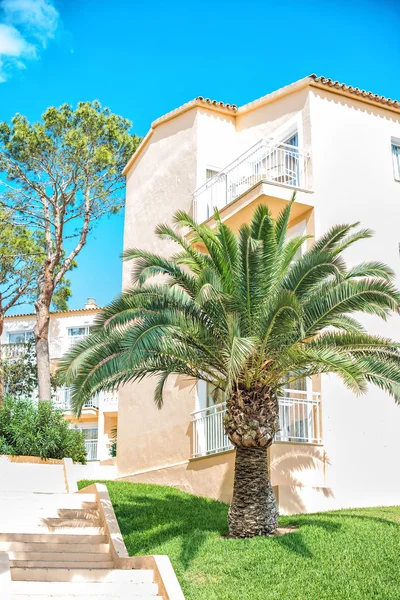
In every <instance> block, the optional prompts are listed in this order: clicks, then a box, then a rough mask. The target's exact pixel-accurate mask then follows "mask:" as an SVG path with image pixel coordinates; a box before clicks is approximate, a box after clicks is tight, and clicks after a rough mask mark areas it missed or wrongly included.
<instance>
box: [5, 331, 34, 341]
mask: <svg viewBox="0 0 400 600" xmlns="http://www.w3.org/2000/svg"><path fill="white" fill-rule="evenodd" d="M26 334H31V335H29V336H28V337H27V335H26ZM11 335H23V336H24V341H23V342H11V341H10V336H11ZM34 337H35V335H34V332H33V330H32V329H28V330H26V329H25V330H24V331H8V332H7V340H8V343H9V344H26V343H27V342H28V341H29V340H33V339H34Z"/></svg>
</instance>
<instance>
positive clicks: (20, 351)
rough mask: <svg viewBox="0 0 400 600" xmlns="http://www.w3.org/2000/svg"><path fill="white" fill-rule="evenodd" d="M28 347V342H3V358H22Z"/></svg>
mask: <svg viewBox="0 0 400 600" xmlns="http://www.w3.org/2000/svg"><path fill="white" fill-rule="evenodd" d="M27 348H28V344H27V343H20V344H1V359H2V360H8V359H12V358H21V356H24V355H25V353H26V351H27Z"/></svg>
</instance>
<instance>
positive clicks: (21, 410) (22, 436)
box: [0, 396, 86, 463]
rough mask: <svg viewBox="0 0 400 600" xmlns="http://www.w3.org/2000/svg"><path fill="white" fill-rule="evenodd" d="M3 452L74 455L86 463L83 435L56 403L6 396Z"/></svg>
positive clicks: (1, 419) (0, 423) (0, 412)
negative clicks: (71, 425)
mask: <svg viewBox="0 0 400 600" xmlns="http://www.w3.org/2000/svg"><path fill="white" fill-rule="evenodd" d="M0 454H13V455H17V456H40V457H41V458H58V459H62V458H64V457H67V458H72V460H74V461H75V462H80V463H86V450H85V444H84V438H83V434H82V433H81V432H80V431H79V430H78V429H76V428H74V429H71V428H70V427H69V425H68V423H67V421H66V420H65V419H64V416H63V413H62V411H61V410H60V409H58V408H56V407H55V406H54V404H53V403H52V402H38V403H35V402H34V401H32V400H28V399H26V398H12V397H11V396H5V397H4V399H3V403H2V404H1V406H0Z"/></svg>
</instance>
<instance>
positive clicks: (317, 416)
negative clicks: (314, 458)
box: [192, 390, 322, 458]
mask: <svg viewBox="0 0 400 600" xmlns="http://www.w3.org/2000/svg"><path fill="white" fill-rule="evenodd" d="M283 394H284V395H282V396H280V397H279V423H280V430H279V432H278V433H277V435H276V437H275V441H277V442H292V443H301V444H321V442H322V432H321V399H320V394H319V393H317V392H303V391H300V390H283ZM225 413H226V404H225V403H221V404H216V405H214V406H211V407H209V408H205V409H203V410H198V411H195V412H194V413H192V426H193V436H192V442H193V444H192V458H197V457H200V456H208V455H210V454H217V453H219V452H225V451H226V450H232V448H233V446H232V444H231V443H230V441H229V438H228V436H227V435H226V433H225V428H224V416H225Z"/></svg>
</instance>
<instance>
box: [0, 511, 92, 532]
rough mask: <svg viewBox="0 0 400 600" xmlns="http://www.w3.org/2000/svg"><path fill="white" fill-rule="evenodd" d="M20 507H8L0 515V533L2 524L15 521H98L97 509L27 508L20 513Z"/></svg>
mask: <svg viewBox="0 0 400 600" xmlns="http://www.w3.org/2000/svg"><path fill="white" fill-rule="evenodd" d="M21 510H22V508H20V507H8V508H6V509H4V512H3V514H2V515H0V531H2V527H3V524H4V523H9V522H10V521H17V522H22V523H31V522H32V521H37V520H40V519H46V520H47V519H84V520H86V521H89V520H96V519H99V518H100V517H99V511H98V509H97V508H60V507H57V506H54V507H48V506H45V507H43V508H39V507H29V511H27V509H26V507H25V513H21Z"/></svg>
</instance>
